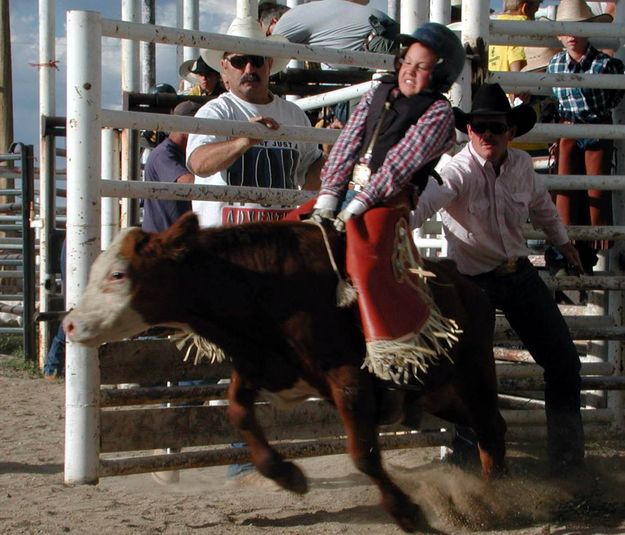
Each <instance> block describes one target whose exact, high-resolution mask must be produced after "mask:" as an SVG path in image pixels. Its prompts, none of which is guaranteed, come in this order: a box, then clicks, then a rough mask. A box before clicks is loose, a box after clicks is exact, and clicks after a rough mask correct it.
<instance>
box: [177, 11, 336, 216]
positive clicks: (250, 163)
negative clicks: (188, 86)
mask: <svg viewBox="0 0 625 535" xmlns="http://www.w3.org/2000/svg"><path fill="white" fill-rule="evenodd" d="M227 33H228V35H234V36H238V37H250V38H254V39H271V40H278V39H280V38H279V37H271V36H270V37H265V35H264V34H263V33H262V31H261V29H260V25H259V24H258V22H257V21H256V20H254V19H252V18H251V17H250V18H246V19H235V20H234V22H233V23H232V24H231V26H230V28H229V30H228V32H227ZM282 40H284V39H283V38H282ZM201 54H202V57H203V58H204V61H205V62H206V63H207V64H208V65H209V66H211V67H212V68H214V69H218V70H219V71H220V72H221V76H222V78H223V80H224V85H225V86H226V87H227V88H228V91H227V92H226V93H223V94H221V95H220V96H219V97H218V98H216V99H214V100H211V101H209V102H207V103H206V104H205V105H204V106H203V107H202V108H200V110H199V111H198V113H197V114H196V117H202V118H209V119H223V120H234V121H250V122H258V123H261V124H263V125H265V126H266V127H267V128H269V129H272V130H276V129H278V128H280V125H288V126H310V121H309V120H308V117H307V116H306V114H305V113H304V112H303V111H302V110H301V109H300V108H298V107H297V106H296V105H295V104H293V103H291V102H288V101H286V100H284V99H282V98H280V97H278V96H276V95H273V94H272V93H271V92H270V91H269V76H270V75H271V74H274V73H275V72H279V71H280V70H282V69H283V68H284V67H285V66H286V63H287V62H288V58H279V59H275V60H274V59H273V58H267V57H264V56H256V55H249V54H240V53H238V52H225V53H224V52H221V51H215V50H203V51H202V52H201ZM323 163H324V160H323V155H322V152H321V150H320V149H319V147H318V146H317V145H316V144H314V143H307V142H302V141H295V140H291V141H272V140H262V139H252V138H248V137H224V136H217V135H205V134H191V135H189V140H188V143H187V166H188V168H189V169H190V170H191V171H192V172H193V173H194V174H195V183H196V184H211V185H231V186H251V187H260V188H284V189H298V188H304V189H310V190H317V189H319V172H320V170H321V167H322V166H323ZM193 211H194V212H196V213H197V214H198V216H199V219H200V225H202V226H219V225H224V224H237V223H246V222H251V221H266V220H275V219H280V218H281V217H282V216H283V215H285V214H286V212H288V211H289V210H288V208H286V207H285V208H276V207H273V206H272V207H267V206H261V205H258V204H251V203H223V202H214V201H193Z"/></svg>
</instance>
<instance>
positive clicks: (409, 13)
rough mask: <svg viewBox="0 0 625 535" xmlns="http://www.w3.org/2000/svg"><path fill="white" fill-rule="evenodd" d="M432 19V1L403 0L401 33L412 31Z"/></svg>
mask: <svg viewBox="0 0 625 535" xmlns="http://www.w3.org/2000/svg"><path fill="white" fill-rule="evenodd" d="M428 20H430V3H429V2H428V1H427V0H402V2H401V21H400V28H401V33H412V32H414V31H415V30H416V29H417V28H418V27H419V26H421V25H422V24H425V23H426V22H428Z"/></svg>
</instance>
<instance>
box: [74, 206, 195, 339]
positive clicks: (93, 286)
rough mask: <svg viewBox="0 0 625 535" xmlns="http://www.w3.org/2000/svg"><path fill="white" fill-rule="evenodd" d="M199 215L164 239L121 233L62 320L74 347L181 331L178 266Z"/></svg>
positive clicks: (182, 221)
mask: <svg viewBox="0 0 625 535" xmlns="http://www.w3.org/2000/svg"><path fill="white" fill-rule="evenodd" d="M198 231H199V227H198V221H197V217H196V216H195V214H192V213H189V214H187V215H185V216H183V217H182V218H181V219H180V220H179V221H178V222H177V223H176V224H175V225H173V226H172V227H171V228H170V229H168V230H167V231H165V232H163V233H160V234H151V233H147V232H143V231H142V230H141V229H140V228H135V227H133V228H130V229H125V230H123V231H121V232H120V233H119V234H118V235H117V236H116V237H115V239H114V240H113V242H112V243H111V245H110V246H109V248H108V249H107V250H106V251H104V252H102V253H101V254H100V256H98V258H97V259H96V260H95V262H94V263H93V266H92V267H91V272H90V274H89V282H88V284H87V288H86V289H85V293H84V294H83V296H82V297H81V299H80V301H79V302H78V304H77V305H76V306H75V307H74V308H73V309H72V310H71V311H70V313H69V314H68V315H67V316H66V318H65V320H64V321H63V328H64V329H65V332H66V334H67V337H68V338H69V340H71V341H72V342H78V343H82V344H85V345H88V346H94V347H95V346H98V345H100V344H102V343H104V342H112V341H115V340H121V339H123V338H127V337H129V336H133V335H136V334H139V333H140V332H142V331H144V330H146V329H147V328H148V327H150V326H153V325H172V326H180V323H179V322H176V321H175V320H174V319H172V318H173V314H174V313H175V302H176V300H175V297H176V280H178V277H181V276H182V275H181V274H180V273H177V269H176V268H177V266H178V265H179V263H180V262H181V261H182V260H183V259H184V257H185V256H186V253H187V252H188V250H189V248H190V247H191V246H192V245H193V244H194V243H195V242H196V240H197V233H198Z"/></svg>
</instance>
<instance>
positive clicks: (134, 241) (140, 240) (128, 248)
mask: <svg viewBox="0 0 625 535" xmlns="http://www.w3.org/2000/svg"><path fill="white" fill-rule="evenodd" d="M149 241H150V235H149V234H148V233H147V232H144V231H142V230H141V229H140V228H139V227H135V228H133V229H132V230H130V232H128V234H126V236H125V237H124V241H123V242H122V247H121V250H120V253H121V255H122V256H124V257H125V258H132V257H133V256H134V255H135V254H138V253H140V252H141V251H142V249H143V248H144V247H145V245H146V244H147V243H148V242H149Z"/></svg>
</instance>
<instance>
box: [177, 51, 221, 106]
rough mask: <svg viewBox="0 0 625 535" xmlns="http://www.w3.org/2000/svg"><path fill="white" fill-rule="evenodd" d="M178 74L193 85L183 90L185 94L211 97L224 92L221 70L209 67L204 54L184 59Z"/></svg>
mask: <svg viewBox="0 0 625 535" xmlns="http://www.w3.org/2000/svg"><path fill="white" fill-rule="evenodd" d="M178 74H179V75H180V77H181V78H182V79H183V80H186V81H187V82H189V83H190V84H191V87H190V88H189V89H188V90H187V91H184V92H183V94H185V95H189V96H203V97H209V96H217V95H219V94H220V93H223V92H224V88H223V86H222V85H221V79H220V77H219V72H218V71H216V70H215V69H213V68H211V67H209V66H208V65H207V64H206V62H205V61H204V60H203V59H202V56H200V57H199V58H197V59H189V60H187V61H183V62H182V63H181V64H180V68H179V69H178Z"/></svg>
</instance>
